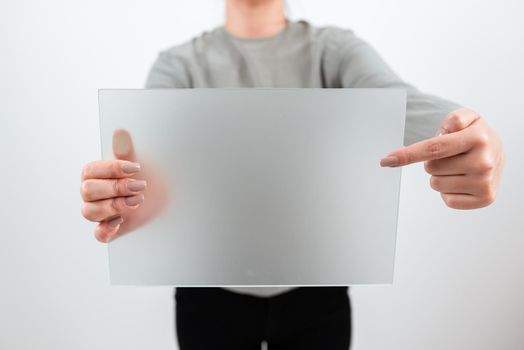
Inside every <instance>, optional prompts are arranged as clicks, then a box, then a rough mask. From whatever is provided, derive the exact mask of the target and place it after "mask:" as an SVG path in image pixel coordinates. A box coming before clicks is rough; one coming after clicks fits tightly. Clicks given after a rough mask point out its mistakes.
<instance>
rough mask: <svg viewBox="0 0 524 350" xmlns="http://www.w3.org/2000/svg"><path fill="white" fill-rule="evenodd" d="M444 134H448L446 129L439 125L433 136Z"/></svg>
mask: <svg viewBox="0 0 524 350" xmlns="http://www.w3.org/2000/svg"><path fill="white" fill-rule="evenodd" d="M445 134H449V132H448V131H447V130H446V128H444V127H442V126H440V127H439V128H438V130H437V133H436V134H435V136H442V135H445Z"/></svg>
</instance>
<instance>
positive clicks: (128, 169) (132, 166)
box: [122, 162, 140, 174]
mask: <svg viewBox="0 0 524 350" xmlns="http://www.w3.org/2000/svg"><path fill="white" fill-rule="evenodd" d="M122 171H123V172H124V173H126V174H134V173H137V172H139V171H140V164H138V163H132V162H125V163H124V164H122Z"/></svg>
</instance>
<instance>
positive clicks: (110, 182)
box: [80, 178, 147, 202]
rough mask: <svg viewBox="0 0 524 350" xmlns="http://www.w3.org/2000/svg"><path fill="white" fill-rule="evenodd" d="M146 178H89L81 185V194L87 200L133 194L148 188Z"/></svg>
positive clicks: (92, 200)
mask: <svg viewBox="0 0 524 350" xmlns="http://www.w3.org/2000/svg"><path fill="white" fill-rule="evenodd" d="M146 186H147V183H146V181H144V180H135V179H129V178H124V179H104V180H102V179H88V180H85V181H83V182H82V184H81V185H80V194H81V196H82V199H83V200H84V201H86V202H94V201H98V200H101V199H108V198H113V197H124V196H133V195H135V194H138V192H140V191H143V190H145V189H146Z"/></svg>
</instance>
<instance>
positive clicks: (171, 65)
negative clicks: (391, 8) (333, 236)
mask: <svg viewBox="0 0 524 350" xmlns="http://www.w3.org/2000/svg"><path fill="white" fill-rule="evenodd" d="M146 87H147V88H225V87H237V88H253V87H288V88H403V89H406V91H407V96H408V103H407V113H406V127H405V138H404V143H405V144H406V145H408V144H411V143H413V142H417V141H420V140H422V139H426V138H429V137H432V136H433V135H434V134H435V132H436V130H437V128H438V125H439V124H440V122H441V121H442V119H443V118H444V117H445V116H446V115H447V114H448V113H449V112H451V111H453V110H455V109H457V108H459V107H460V106H459V105H457V104H455V103H452V102H450V101H447V100H444V99H441V98H439V97H436V96H432V95H428V94H425V93H422V92H420V91H419V90H417V89H416V88H415V87H413V86H411V85H409V84H407V83H405V82H404V81H402V80H401V79H400V78H399V77H398V76H397V74H395V72H394V71H393V70H392V69H391V68H390V67H389V66H388V65H387V64H386V63H385V62H384V61H383V60H382V58H381V57H380V56H379V54H378V53H377V52H376V51H375V50H374V49H373V48H372V47H371V46H370V45H369V44H367V43H366V42H364V41H363V40H361V39H360V38H358V37H357V36H355V34H354V33H353V31H351V30H348V29H341V28H337V27H314V26H312V25H311V24H309V23H308V22H305V21H297V22H289V23H288V25H287V26H286V27H285V28H284V29H283V30H281V31H280V32H279V33H277V34H276V35H274V36H271V37H267V38H257V39H245V38H239V37H235V36H233V35H232V34H230V33H228V32H227V31H226V30H225V28H224V27H223V26H221V27H218V28H215V29H214V30H212V31H210V32H204V33H202V34H201V35H200V36H198V37H195V38H193V39H192V40H190V41H188V42H186V43H183V44H181V45H176V46H173V47H171V48H169V49H167V50H165V51H162V52H160V54H159V55H158V58H157V60H156V61H155V63H154V64H153V67H152V68H151V71H150V72H149V76H148V78H147V82H146ZM229 289H233V290H235V291H237V292H240V293H248V294H253V295H259V296H270V295H275V294H278V293H281V292H283V291H285V290H288V289H289V288H280V287H255V288H229Z"/></svg>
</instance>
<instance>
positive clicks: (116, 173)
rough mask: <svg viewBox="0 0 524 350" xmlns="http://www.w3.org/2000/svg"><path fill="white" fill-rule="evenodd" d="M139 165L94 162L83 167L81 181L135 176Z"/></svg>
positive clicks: (123, 162)
mask: <svg viewBox="0 0 524 350" xmlns="http://www.w3.org/2000/svg"><path fill="white" fill-rule="evenodd" d="M139 171H140V164H139V163H133V162H129V161H126V160H95V161H92V162H89V163H87V164H86V165H84V168H83V169H82V180H87V179H119V178H124V177H129V176H133V175H135V174H136V173H137V172H139Z"/></svg>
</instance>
